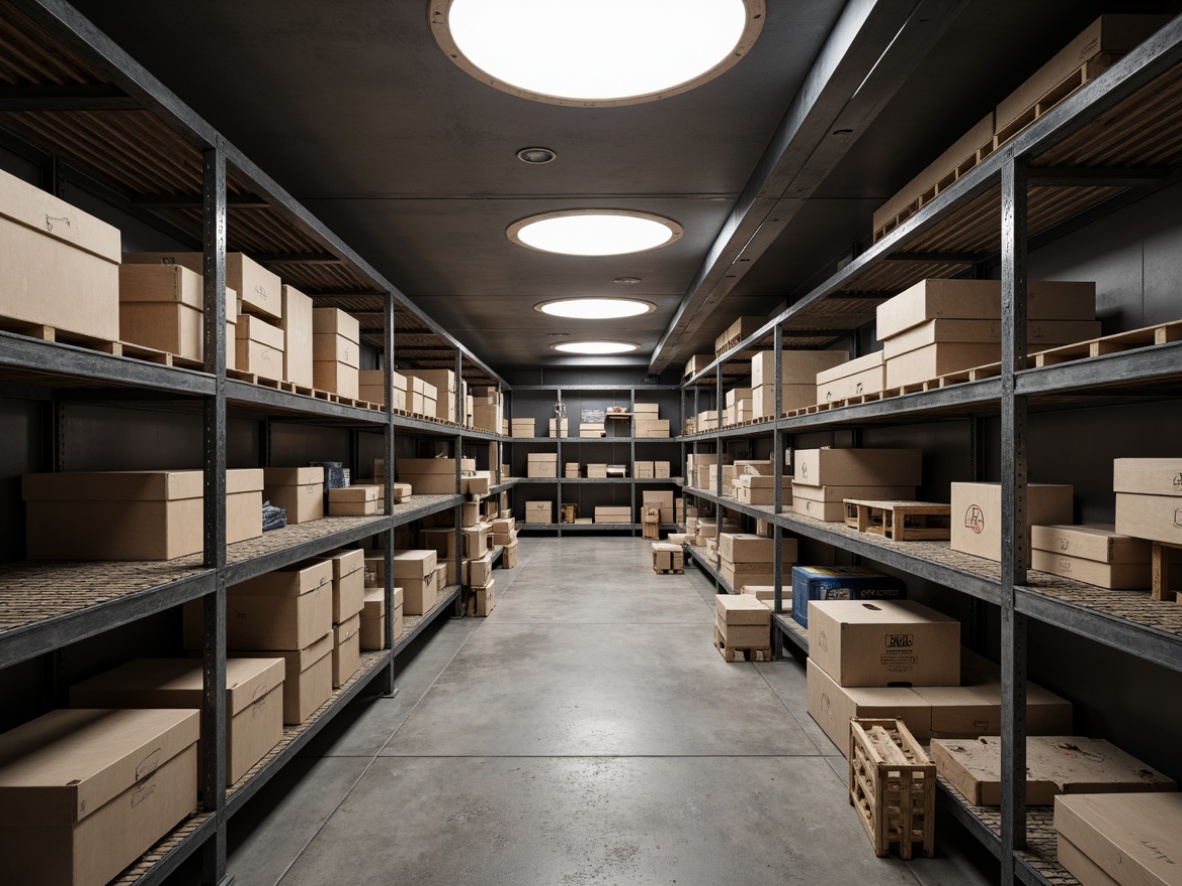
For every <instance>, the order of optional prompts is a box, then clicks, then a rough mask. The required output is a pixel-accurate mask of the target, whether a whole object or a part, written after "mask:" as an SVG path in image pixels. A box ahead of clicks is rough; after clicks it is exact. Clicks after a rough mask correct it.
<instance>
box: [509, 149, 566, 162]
mask: <svg viewBox="0 0 1182 886" xmlns="http://www.w3.org/2000/svg"><path fill="white" fill-rule="evenodd" d="M557 156H558V153H557V152H556V151H552V150H550V149H549V148H522V149H521V150H520V151H518V152H517V159H518V160H520V161H521V162H523V163H533V164H535V165H538V166H540V165H541V164H543V163H550V162H552V161H553V160H554V159H555V158H556V157H557Z"/></svg>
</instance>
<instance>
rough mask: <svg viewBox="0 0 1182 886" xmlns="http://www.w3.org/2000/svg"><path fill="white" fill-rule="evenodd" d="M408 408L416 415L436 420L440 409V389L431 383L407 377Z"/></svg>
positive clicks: (408, 375) (408, 374) (410, 376)
mask: <svg viewBox="0 0 1182 886" xmlns="http://www.w3.org/2000/svg"><path fill="white" fill-rule="evenodd" d="M406 390H407V408H408V410H409V411H410V412H411V413H413V414H414V415H422V416H426V417H427V418H436V413H437V412H438V409H439V389H438V388H436V387H435V385H433V384H431V382H429V381H424V380H423V379H422V378H416V377H414V376H412V375H411V374H410V373H407V376H406Z"/></svg>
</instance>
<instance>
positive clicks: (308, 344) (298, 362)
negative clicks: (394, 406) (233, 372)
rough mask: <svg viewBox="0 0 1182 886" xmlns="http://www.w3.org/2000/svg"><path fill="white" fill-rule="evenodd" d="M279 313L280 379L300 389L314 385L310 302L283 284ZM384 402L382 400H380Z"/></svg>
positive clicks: (313, 324)
mask: <svg viewBox="0 0 1182 886" xmlns="http://www.w3.org/2000/svg"><path fill="white" fill-rule="evenodd" d="M280 300H281V302H282V310H281V312H280V315H281V316H280V320H279V326H280V328H281V329H282V330H283V380H284V381H289V382H291V383H292V384H294V385H298V386H299V387H301V388H311V387H314V386H315V383H316V372H315V362H314V357H313V335H314V334H315V333H314V331H313V330H314V328H315V322H314V319H313V307H312V299H311V298H309V297H308V296H306V295H304V293H302V292H300V291H299V290H298V289H296V288H295V287H294V286H288V285H286V284H284V286H283V288H282V290H280ZM383 400H384V398H383Z"/></svg>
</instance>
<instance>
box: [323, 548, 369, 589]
mask: <svg viewBox="0 0 1182 886" xmlns="http://www.w3.org/2000/svg"><path fill="white" fill-rule="evenodd" d="M320 559H324V560H327V561H328V562H330V563H331V564H332V577H333V578H334V579H336V580H338V581H339V580H340V579H341V578H343V577H345V576H346V575H352V574H353V573H354V572H356V571H357V570H358V569H364V568H365V551H363V550H361V548H341V549H340V550H337V551H330V552H329V553H327V554H325V555H324V556H323V557H322V558H320Z"/></svg>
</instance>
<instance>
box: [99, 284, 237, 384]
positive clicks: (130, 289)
mask: <svg viewBox="0 0 1182 886" xmlns="http://www.w3.org/2000/svg"><path fill="white" fill-rule="evenodd" d="M204 308H205V287H204V281H203V279H202V277H201V275H200V274H195V273H193V272H192V271H190V270H189V269H188V268H183V267H180V266H179V265H158V264H157V265H138V264H124V265H120V266H119V338H120V339H121V340H122V341H128V342H134V343H135V344H138V345H143V346H144V347H148V348H155V349H156V350H158V351H165V352H167V353H169V354H174V355H176V356H179V357H184V358H186V359H188V360H201V359H203V358H204V354H205V310H204ZM237 322H238V298H237V293H235V292H234V290H232V289H229V288H227V289H226V342H227V347H226V359H227V361H228V365H227V368H228V369H233V368H234V367H235V366H236V365H237V361H235V360H234V359H232V358H233V357H234V351H235V347H234V342H235V339H236V336H237V333H236V331H235V328H234V327H235V324H236V323H237Z"/></svg>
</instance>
